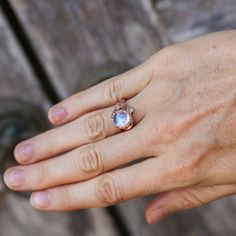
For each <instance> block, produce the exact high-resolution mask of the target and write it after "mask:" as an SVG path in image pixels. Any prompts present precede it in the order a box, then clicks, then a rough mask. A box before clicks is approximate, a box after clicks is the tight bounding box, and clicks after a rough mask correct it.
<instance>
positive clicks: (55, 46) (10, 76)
mask: <svg viewBox="0 0 236 236" xmlns="http://www.w3.org/2000/svg"><path fill="white" fill-rule="evenodd" d="M0 6H1V10H0V96H1V97H4V98H9V99H10V98H13V97H14V98H20V99H23V100H25V101H29V102H30V103H32V104H36V105H39V106H41V107H42V108H43V109H44V110H45V112H46V110H47V109H48V107H49V106H50V105H51V104H52V103H55V102H57V101H58V100H61V99H63V98H64V97H66V96H68V95H70V94H72V93H74V92H76V91H79V90H82V89H85V88H86V87H88V86H91V85H92V84H93V83H95V82H97V81H96V80H97V79H98V77H97V75H99V74H101V73H103V75H110V74H112V73H116V72H117V71H118V72H119V71H121V70H123V69H127V68H130V67H133V66H136V65H138V64H140V63H141V62H142V61H144V60H145V59H146V58H148V57H149V56H150V55H152V54H153V53H154V52H156V51H157V50H159V49H160V48H163V47H165V46H167V45H169V44H171V43H176V42H181V41H184V40H187V39H190V38H194V37H197V36H200V35H203V34H206V33H209V32H213V31H217V30H224V29H232V28H235V26H236V14H235V12H236V1H235V0H224V1H222V0H178V1H177V0H119V1H118V0H117V1H115V0H86V1H85V0H60V1H59V0H8V1H5V0H1V1H0ZM89 78H90V79H89ZM1 109H4V107H1ZM0 138H1V137H0ZM147 201H148V198H139V199H136V200H133V201H129V202H127V203H123V204H120V205H118V206H115V207H112V208H108V209H89V210H84V211H75V212H70V213H41V212H38V211H36V210H33V209H32V208H31V207H30V205H29V203H28V201H27V199H26V198H23V197H21V196H18V195H17V194H15V193H12V192H7V193H2V194H0V236H21V235H22V236H23V235H24V236H49V235H50V236H54V235H55V236H74V235H76V236H77V235H80V236H92V235H96V236H118V235H124V236H129V235H132V236H152V235H160V236H170V235H171V236H172V235H181V236H205V235H206V236H207V235H210V236H211V235H212V236H225V235H227V236H231V235H232V236H233V235H236V220H235V219H236V197H228V198H225V199H222V200H219V201H217V202H214V203H211V204H209V205H207V206H204V207H201V208H198V209H194V210H189V211H186V212H182V213H178V214H176V215H174V216H172V217H170V218H169V219H167V220H165V221H163V222H162V223H159V224H157V225H152V226H149V225H148V224H147V223H146V222H145V219H144V210H145V207H146V205H147Z"/></svg>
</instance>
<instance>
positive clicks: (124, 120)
mask: <svg viewBox="0 0 236 236" xmlns="http://www.w3.org/2000/svg"><path fill="white" fill-rule="evenodd" d="M129 122H130V116H129V114H127V113H126V112H118V113H116V114H115V116H114V123H115V125H116V126H117V127H119V128H124V127H126V126H127V125H128V124H129Z"/></svg>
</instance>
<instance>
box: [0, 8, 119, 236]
mask: <svg viewBox="0 0 236 236" xmlns="http://www.w3.org/2000/svg"><path fill="white" fill-rule="evenodd" d="M0 71H1V74H0V99H1V98H5V99H9V100H10V99H13V98H14V99H20V100H24V101H27V102H30V103H31V104H35V105H38V106H39V105H40V106H42V107H43V108H44V109H45V110H46V109H47V108H48V107H49V105H50V103H49V101H48V100H47V99H46V97H45V95H44V92H43V91H42V90H41V87H40V85H39V83H38V82H37V79H36V77H35V76H34V73H33V72H32V70H31V68H30V67H29V64H28V63H27V60H26V59H25V57H24V54H23V53H22V51H21V49H20V47H19V45H18V44H17V42H16V40H15V38H14V36H13V34H12V32H11V29H10V28H9V25H8V24H7V23H6V21H5V19H4V17H3V15H2V12H1V11H0ZM4 108H5V107H4V106H3V107H0V109H1V110H2V109H4ZM0 138H1V137H0ZM0 182H1V181H0ZM0 190H1V189H0ZM78 234H79V235H88V236H91V235H106V236H110V235H115V236H116V235H119V234H118V232H117V230H116V228H115V226H114V224H113V221H112V219H111V218H110V217H109V215H108V214H107V212H106V211H105V210H103V209H93V210H86V211H80V212H71V213H53V214H52V213H51V214H47V213H42V212H39V211H36V210H34V209H33V208H32V207H31V206H30V204H29V201H28V199H26V198H23V197H22V196H18V195H17V194H16V193H13V192H8V193H4V194H3V193H0V236H6V235H9V236H25V235H29V236H31V235H35V236H38V235H40V236H48V235H50V236H53V235H55V236H60V235H61V236H65V235H68V236H73V235H78Z"/></svg>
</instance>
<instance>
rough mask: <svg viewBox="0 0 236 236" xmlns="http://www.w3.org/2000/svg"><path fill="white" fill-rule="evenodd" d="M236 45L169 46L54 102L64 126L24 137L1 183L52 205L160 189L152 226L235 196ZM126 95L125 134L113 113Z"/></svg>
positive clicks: (220, 36)
mask: <svg viewBox="0 0 236 236" xmlns="http://www.w3.org/2000/svg"><path fill="white" fill-rule="evenodd" d="M235 45H236V32H235V31H226V32H221V33H215V34H210V35H208V36H205V37H202V38H199V39H195V40H193V41H189V42H187V43H183V44H179V45H175V46H171V47H168V48H165V49H163V50H161V51H159V52H158V53H156V54H155V55H154V56H152V57H151V58H150V59H149V60H147V61H146V62H145V63H144V64H142V65H140V66H138V67H137V68H135V69H133V70H131V71H129V72H127V73H125V74H122V75H119V76H116V77H114V78H112V79H110V80H107V81H105V82H102V83H101V84H98V85H96V86H95V87H92V88H90V89H88V90H85V91H83V92H80V93H78V94H75V95H73V96H71V97H69V98H67V99H66V100H64V101H62V102H61V103H60V104H57V105H55V106H54V107H53V108H52V109H51V110H50V111H49V119H50V120H51V122H52V123H53V124H56V125H61V126H60V127H58V128H55V129H52V130H50V131H48V132H46V133H43V134H40V135H38V136H36V137H34V138H32V139H30V140H26V141H24V142H22V143H20V144H19V145H18V146H17V147H16V149H15V157H16V159H17V161H18V162H19V163H20V164H21V165H19V166H17V167H13V168H10V169H9V170H8V171H7V172H6V173H5V182H6V183H7V185H8V186H9V187H10V188H11V189H14V190H16V191H25V190H27V191H28V190H29V191H34V193H33V195H32V197H31V203H32V205H34V206H35V207H36V208H38V209H41V210H47V211H54V210H57V211H58V210H73V209H82V208H89V207H105V206H108V205H113V204H116V203H119V202H121V201H126V200H128V199H132V198H135V197H138V196H144V195H148V194H158V195H157V198H156V199H154V201H153V202H152V203H151V204H150V205H149V207H148V208H147V211H146V218H147V220H148V222H149V223H153V222H156V221H159V220H161V219H162V218H164V217H166V216H167V215H169V214H171V213H173V212H176V211H179V210H183V209H186V208H193V207H197V206H200V205H202V204H205V203H208V202H210V201H213V200H215V199H218V198H221V197H223V196H226V195H230V194H234V193H236V156H235V153H236V50H235ZM122 98H126V99H127V104H128V105H129V106H131V107H133V108H134V109H135V112H134V113H133V116H134V122H135V126H134V127H133V128H132V129H131V130H129V131H126V132H120V131H119V130H117V129H116V128H115V127H114V125H113V122H112V120H111V118H110V116H111V113H112V111H113V109H114V108H113V105H114V104H115V103H116V102H118V101H120V100H121V99H122ZM144 157H146V158H145V159H144ZM137 160H140V161H139V162H137ZM134 161H135V163H134ZM124 164H129V165H128V166H127V165H126V166H124Z"/></svg>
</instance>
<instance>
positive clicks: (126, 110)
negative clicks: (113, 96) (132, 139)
mask: <svg viewBox="0 0 236 236" xmlns="http://www.w3.org/2000/svg"><path fill="white" fill-rule="evenodd" d="M133 112H134V108H132V107H129V106H128V105H127V104H126V102H125V100H124V99H123V100H121V101H120V102H118V103H116V105H115V108H114V111H113V112H112V114H111V118H112V120H113V123H114V125H115V126H116V127H117V128H119V129H120V130H122V131H126V130H129V129H131V128H132V127H133V125H134V121H133V117H132V113H133Z"/></svg>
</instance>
